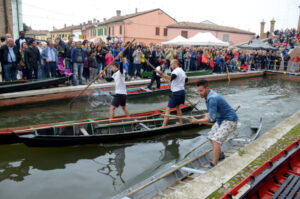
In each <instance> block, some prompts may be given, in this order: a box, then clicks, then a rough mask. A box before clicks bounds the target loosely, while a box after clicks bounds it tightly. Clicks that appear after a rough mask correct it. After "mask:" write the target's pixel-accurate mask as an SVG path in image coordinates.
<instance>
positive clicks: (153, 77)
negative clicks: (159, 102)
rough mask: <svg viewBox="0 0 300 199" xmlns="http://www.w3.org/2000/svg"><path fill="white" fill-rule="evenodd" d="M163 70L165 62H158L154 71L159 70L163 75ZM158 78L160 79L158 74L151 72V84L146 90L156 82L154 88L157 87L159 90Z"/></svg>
mask: <svg viewBox="0 0 300 199" xmlns="http://www.w3.org/2000/svg"><path fill="white" fill-rule="evenodd" d="M165 69H166V61H164V60H163V61H161V62H160V66H157V67H156V70H159V71H161V72H163V73H165ZM160 78H161V76H160V74H159V73H157V72H155V71H153V73H152V77H151V82H150V84H149V85H148V87H147V88H148V89H151V87H152V85H153V83H154V82H155V81H156V87H157V89H159V88H160Z"/></svg>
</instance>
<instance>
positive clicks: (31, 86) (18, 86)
mask: <svg viewBox="0 0 300 199" xmlns="http://www.w3.org/2000/svg"><path fill="white" fill-rule="evenodd" d="M68 78H69V77H57V78H49V79H44V80H33V81H27V82H20V83H13V84H4V85H0V94H1V93H11V92H18V91H27V90H35V89H40V88H45V87H49V86H58V85H59V84H63V83H65V82H66V81H67V80H68Z"/></svg>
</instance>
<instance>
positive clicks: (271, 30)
mask: <svg viewBox="0 0 300 199" xmlns="http://www.w3.org/2000/svg"><path fill="white" fill-rule="evenodd" d="M270 22H271V24H270V35H271V38H272V37H273V32H274V29H275V22H276V21H275V19H274V18H273V19H272V20H271V21H270Z"/></svg>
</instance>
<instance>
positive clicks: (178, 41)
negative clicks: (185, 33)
mask: <svg viewBox="0 0 300 199" xmlns="http://www.w3.org/2000/svg"><path fill="white" fill-rule="evenodd" d="M187 41H188V40H187V39H186V38H184V37H182V36H181V35H178V36H177V37H175V38H174V39H171V40H169V41H165V42H162V44H163V45H183V44H184V43H185V42H187Z"/></svg>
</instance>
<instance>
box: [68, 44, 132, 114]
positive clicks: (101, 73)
mask: <svg viewBox="0 0 300 199" xmlns="http://www.w3.org/2000/svg"><path fill="white" fill-rule="evenodd" d="M134 41H135V39H133V40H132V41H131V42H130V43H129V44H128V45H127V46H126V47H125V48H124V49H123V50H122V51H121V52H120V53H119V54H118V55H117V56H116V57H115V58H114V59H113V60H112V62H111V63H110V64H108V65H107V66H106V67H105V68H104V69H103V70H102V71H101V72H100V73H99V74H98V75H97V76H96V77H95V78H94V79H93V81H91V82H90V83H89V84H88V85H87V86H86V87H85V88H84V89H83V90H82V91H81V92H80V93H79V94H78V95H77V96H76V97H74V98H73V99H72V101H71V102H70V104H69V105H70V110H71V109H72V105H73V103H74V102H75V100H76V99H77V98H78V97H80V96H81V95H82V94H83V93H84V92H85V91H86V90H87V89H88V88H89V87H90V85H92V84H93V83H94V82H95V81H96V80H97V79H98V78H99V77H101V76H102V75H103V74H104V72H105V71H106V70H107V69H108V68H109V67H110V66H111V65H113V64H114V62H115V61H116V60H117V59H119V57H120V55H122V54H123V53H124V52H125V50H126V49H127V48H128V47H129V46H131V44H132V43H133V42H134Z"/></svg>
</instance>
